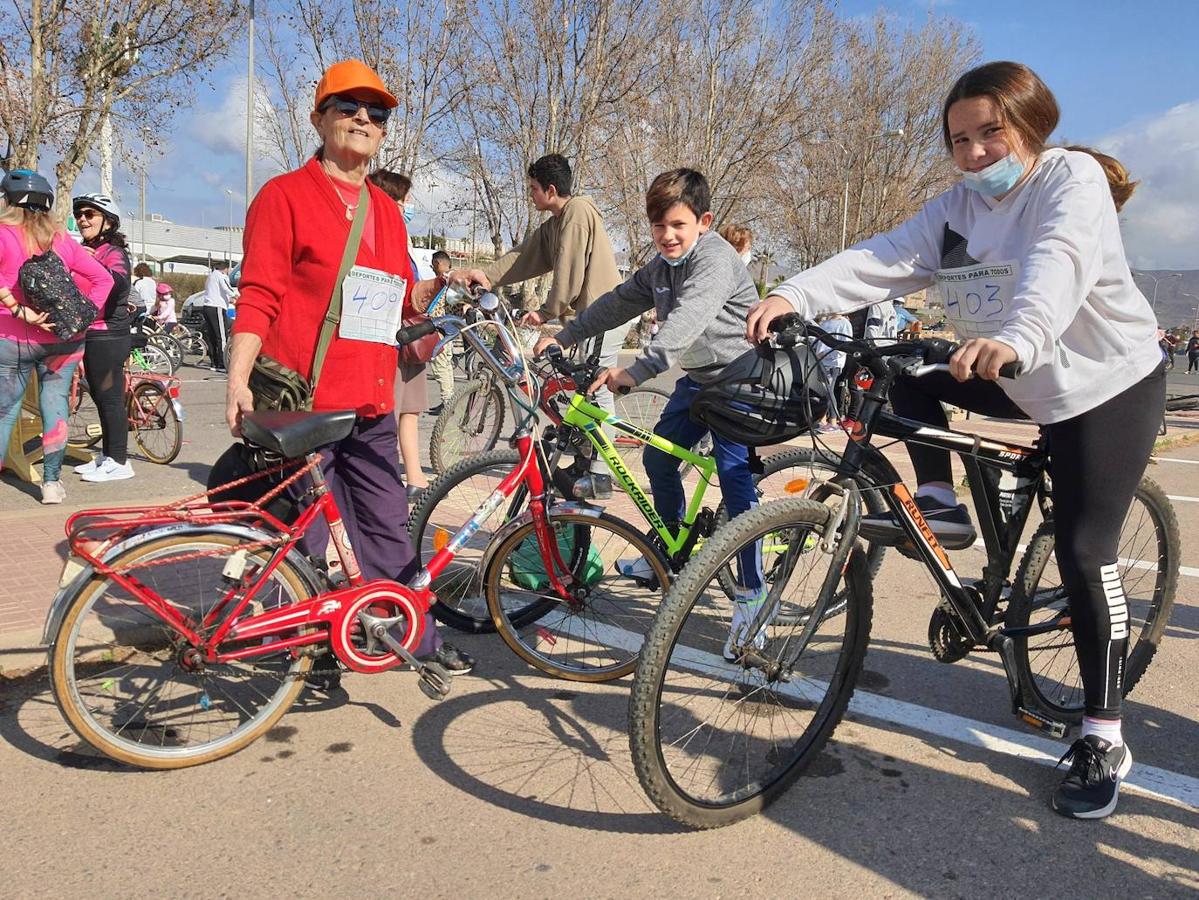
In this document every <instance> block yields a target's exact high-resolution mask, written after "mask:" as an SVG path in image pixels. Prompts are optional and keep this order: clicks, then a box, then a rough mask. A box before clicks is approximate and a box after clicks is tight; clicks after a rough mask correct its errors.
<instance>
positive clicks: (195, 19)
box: [0, 0, 240, 211]
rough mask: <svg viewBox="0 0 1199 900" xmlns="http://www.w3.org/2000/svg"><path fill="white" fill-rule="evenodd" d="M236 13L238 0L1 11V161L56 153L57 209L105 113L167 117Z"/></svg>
mask: <svg viewBox="0 0 1199 900" xmlns="http://www.w3.org/2000/svg"><path fill="white" fill-rule="evenodd" d="M239 16H240V4H239V2H237V0H172V2H171V3H162V2H159V0H91V2H89V3H72V2H68V0H30V3H29V6H28V7H26V6H25V5H24V4H22V3H20V2H16V3H15V4H14V6H13V8H12V9H4V10H2V11H0V33H2V34H3V35H4V36H5V38H6V40H4V41H2V42H0V71H3V73H4V79H3V89H4V91H5V96H4V102H3V103H0V126H2V127H3V128H4V130H5V132H6V135H7V137H8V141H9V145H10V146H11V147H12V153H11V158H10V164H11V165H14V166H27V167H30V168H36V167H37V165H38V163H39V160H40V155H41V150H42V148H43V147H49V148H51V149H53V150H55V151H57V153H58V154H59V155H60V158H59V161H58V163H57V165H56V166H55V176H56V181H57V183H58V192H59V201H58V206H59V209H60V211H63V210H65V209H66V207H67V206H69V203H70V193H71V188H72V186H73V185H74V183H75V178H76V177H77V176H78V174H79V172H80V170H81V169H82V168H83V166H84V165H85V164H86V162H87V159H88V155H89V153H90V151H91V148H92V146H93V144H95V142H96V140H97V138H98V137H99V134H100V129H101V125H102V122H103V121H104V119H105V118H106V117H112V119H113V120H114V121H116V122H124V123H126V124H133V125H136V124H137V123H138V122H146V121H151V120H153V121H157V122H160V123H161V122H166V121H169V120H170V119H171V117H172V115H173V114H174V112H175V111H176V110H178V109H180V108H185V107H186V105H187V103H186V101H187V99H188V98H189V97H190V96H191V94H192V92H193V91H194V89H195V86H196V84H197V83H199V82H200V81H201V80H202V79H203V78H204V77H205V75H206V74H207V73H208V71H209V70H210V69H211V67H212V65H213V64H214V63H215V62H217V61H218V60H219V59H220V58H221V57H222V56H224V55H225V53H226V52H227V43H226V40H225V37H224V35H223V34H222V29H223V28H224V27H226V26H227V24H228V22H229V21H230V20H235V19H237V18H238V17H239ZM18 48H19V49H18Z"/></svg>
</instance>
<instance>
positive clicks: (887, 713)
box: [562, 616, 1199, 809]
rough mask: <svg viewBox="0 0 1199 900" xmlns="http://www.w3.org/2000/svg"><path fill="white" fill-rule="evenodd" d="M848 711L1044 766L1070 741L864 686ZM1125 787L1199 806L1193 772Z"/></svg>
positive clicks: (630, 637) (592, 629)
mask: <svg viewBox="0 0 1199 900" xmlns="http://www.w3.org/2000/svg"><path fill="white" fill-rule="evenodd" d="M565 622H573V623H574V624H575V625H578V624H579V623H578V622H577V621H576V620H575V618H574V617H573V616H572V617H568V618H567V619H566V620H565ZM562 630H564V631H567V632H568V633H570V634H571V635H572V636H574V637H580V636H581V635H580V634H578V633H577V632H576V630H575V629H574V628H565V629H562ZM586 630H587V634H588V635H589V636H590V637H591V638H592V639H594V638H597V637H598V638H601V639H602V640H603V641H604V642H605V643H607V644H608V645H609V646H617V647H621V648H623V649H625V650H630V651H631V650H635V649H637V648H638V647H639V646H640V645H641V641H642V638H641V636H640V635H636V634H633V633H632V632H631V631H626V630H625V629H623V628H616V627H614V626H611V625H603V624H599V623H589V624H588V625H587V626H586ZM675 650H676V656H675V660H676V662H683V663H684V664H685V665H686V666H687V667H688V668H693V669H695V670H696V671H697V672H699V673H700V674H707V675H716V676H720V675H724V676H728V677H729V678H730V680H731V679H732V678H734V677H738V676H739V675H740V674H741V672H742V669H741V668H740V666H735V665H733V664H731V663H728V662H726V661H725V660H724V659H723V658H722V657H720V656H718V655H717V654H715V653H706V652H704V651H701V650H695V649H692V648H690V647H687V648H680V647H678V646H677V645H676V647H675ZM813 690H815V691H816V692H817V693H816V695H815V696H817V697H822V696H823V694H824V691H825V690H827V685H826V684H824V683H822V682H819V681H816V680H815V679H808V680H803V679H801V680H800V681H792V682H790V683H787V684H782V685H780V686H779V691H780V692H782V693H787V694H790V695H792V696H794V697H797V698H799V699H803V697H804V692H805V691H809V692H810V691H813ZM996 702H998V703H1007V694H1006V693H1005V694H1004V695H1003V697H1002V698H998V699H997V700H996ZM849 711H850V712H852V713H855V714H857V715H862V716H869V717H870V718H872V719H878V720H880V721H883V722H890V723H891V724H894V725H899V726H901V727H904V728H910V729H913V730H915V731H922V732H924V733H925V734H931V735H934V736H936V737H940V738H948V739H949V740H954V741H958V742H959V743H963V744H968V745H970V746H972V747H981V748H982V749H984V750H989V751H991V752H994V753H1003V754H1005V755H1007V756H1015V757H1017V758H1018V759H1022V760H1026V761H1028V762H1034V763H1038V764H1040V765H1045V766H1056V765H1057V761H1058V759H1060V758H1061V755H1062V753H1064V752H1065V749H1066V744H1065V743H1063V742H1061V741H1054V740H1050V739H1048V738H1043V737H1040V736H1038V735H1034V734H1029V733H1025V732H1020V731H1014V730H1013V729H1011V728H1004V727H1003V726H1001V725H992V724H991V723H990V722H979V721H977V720H975V719H968V718H966V717H965V716H959V715H955V714H953V713H947V712H942V711H941V710H938V709H930V708H928V707H926V706H920V705H919V704H916V703H908V702H906V701H904V700H893V699H892V698H890V697H883V696H880V695H879V694H873V693H871V692H869V691H865V690H862V688H860V687H859V688H858V689H857V690H856V691H855V692H854V696H853V700H851V701H850V704H849ZM1123 787H1124V789H1125V790H1131V791H1133V792H1134V793H1139V794H1145V795H1148V796H1150V797H1156V798H1158V799H1162V800H1169V801H1173V802H1175V803H1180V804H1182V805H1183V806H1189V807H1191V808H1192V809H1199V778H1193V777H1191V776H1190V775H1183V774H1181V773H1178V772H1171V771H1169V770H1168V769H1161V768H1158V767H1157V766H1147V765H1145V764H1143V763H1138V762H1135V761H1134V763H1133V767H1132V771H1131V772H1130V773H1129V776H1128V778H1126V779H1125V780H1124V783H1123Z"/></svg>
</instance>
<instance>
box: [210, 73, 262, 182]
mask: <svg viewBox="0 0 1199 900" xmlns="http://www.w3.org/2000/svg"><path fill="white" fill-rule="evenodd" d="M246 84H247V81H246V78H245V77H244V76H243V77H241V78H235V79H233V80H231V81H230V82H229V86H228V91H227V92H226V93H225V96H224V99H222V100H221V102H220V105H219V106H217V107H216V108H213V109H202V110H197V111H196V112H195V113H194V114H193V115H192V117H191V124H190V126H189V127H188V134H189V135H190V137H191V139H192V140H194V141H195V142H197V143H199V144H200V145H201V146H203V147H206V148H207V149H209V150H211V151H212V152H213V153H214V154H216V155H218V156H234V157H239V158H242V157H244V156H245V153H246ZM265 98H266V87H265V86H264V85H263V84H262V83H261V82H256V86H255V88H254V114H255V121H256V122H257V123H258V124H257V125H256V127H255V129H254V158H255V160H256V161H258V160H261V161H262V162H263V163H264V164H265V165H266V167H267V168H271V167H272V166H273V167H274V171H279V170H281V168H282V164H281V163H280V161H279V158H278V157H279V152H278V150H277V149H276V148H275V147H274V146H272V144H271V141H270V140H269V138H268V137H267V129H266V128H265V127H263V124H262V123H263V122H264V121H269V120H272V119H273V118H274V115H275V110H274V108H273V107H272V106H271V104H270V103H269V102H267V100H266V99H265Z"/></svg>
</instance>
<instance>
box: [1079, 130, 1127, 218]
mask: <svg viewBox="0 0 1199 900" xmlns="http://www.w3.org/2000/svg"><path fill="white" fill-rule="evenodd" d="M1066 149H1067V150H1077V151H1078V152H1079V153H1089V154H1091V156H1093V157H1095V162H1097V163H1099V165H1100V167H1101V168H1102V169H1103V174H1104V175H1106V176H1107V186H1108V187H1109V188H1111V189H1112V200H1113V201H1114V202H1115V204H1116V212H1119V211H1120V210H1122V209H1123V208H1124V204H1125V203H1127V202H1128V198H1129V197H1131V196H1132V193H1133V191H1135V190H1136V189H1137V185H1138V184H1140V182H1139V181H1133V180H1132V176H1131V175H1129V174H1128V169H1126V168H1124V163H1122V162H1120V160H1118V159H1116V158H1115V157H1114V156H1108V155H1107V154H1106V153H1100V152H1099V151H1098V150H1096V149H1095V148H1094V147H1083V146H1082V145H1080V144H1072V145H1071V146H1069V147H1067V148H1066Z"/></svg>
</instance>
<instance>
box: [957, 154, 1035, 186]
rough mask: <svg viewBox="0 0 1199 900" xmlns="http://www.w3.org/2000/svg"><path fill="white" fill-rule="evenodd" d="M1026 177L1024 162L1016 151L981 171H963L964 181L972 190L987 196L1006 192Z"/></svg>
mask: <svg viewBox="0 0 1199 900" xmlns="http://www.w3.org/2000/svg"><path fill="white" fill-rule="evenodd" d="M1023 177H1024V163H1022V162H1020V159H1019V158H1018V157H1017V156H1016V154H1015V153H1009V154H1008V155H1007V156H1005V157H1004V158H1003V159H1001V160H999V161H998V162H993V163H991V165H989V166H987V167H986V168H985V169H983V170H982V171H981V172H962V181H964V182H965V183H966V187H968V188H970V190H972V191H978V192H979V193H980V194H983V195H985V196H987V197H998V196H999V195H1000V194H1006V193H1007V192H1008V191H1010V190H1011V189H1012V188H1014V187H1015V186H1016V182H1017V181H1019V180H1020V179H1021V178H1023Z"/></svg>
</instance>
